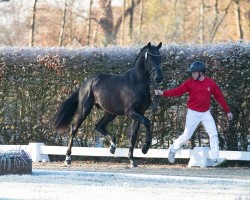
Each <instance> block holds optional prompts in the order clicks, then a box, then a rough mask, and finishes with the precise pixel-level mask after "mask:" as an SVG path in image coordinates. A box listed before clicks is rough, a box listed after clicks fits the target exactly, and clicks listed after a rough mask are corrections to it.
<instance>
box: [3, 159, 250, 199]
mask: <svg viewBox="0 0 250 200" xmlns="http://www.w3.org/2000/svg"><path fill="white" fill-rule="evenodd" d="M32 167H33V173H32V175H22V176H19V175H5V176H0V199H1V200H2V199H6V200H10V199H15V200H19V199H26V200H29V199H30V200H33V199H38V200H42V199H46V200H52V199H53V200H55V199H59V200H61V199H62V200H64V199H65V200H66V199H67V200H69V199H74V200H78V199H79V200H80V199H92V200H93V199H94V200H95V199H96V200H99V199H109V200H112V199H114V200H117V199H119V200H127V199H129V200H131V199H143V200H149V199H150V200H152V199H157V200H166V199H168V200H201V199H202V200H230V199H232V200H247V199H250V168H249V167H223V168H187V165H186V164H179V165H178V164H177V165H169V164H160V165H156V164H140V165H139V167H137V168H130V167H129V165H128V163H114V162H94V161H89V162H80V161H78V162H76V161H74V162H73V163H72V165H71V167H65V166H64V164H63V162H50V163H33V165H32Z"/></svg>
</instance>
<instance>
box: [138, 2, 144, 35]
mask: <svg viewBox="0 0 250 200" xmlns="http://www.w3.org/2000/svg"><path fill="white" fill-rule="evenodd" d="M143 9H144V0H142V1H141V8H140V22H139V39H140V40H141V31H142V23H143V12H144V10H143Z"/></svg>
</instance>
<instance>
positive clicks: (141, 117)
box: [130, 111, 152, 154]
mask: <svg viewBox="0 0 250 200" xmlns="http://www.w3.org/2000/svg"><path fill="white" fill-rule="evenodd" d="M130 117H131V118H132V119H134V120H137V121H139V122H141V123H142V124H144V126H145V127H146V141H145V143H144V144H143V146H142V153H143V154H146V153H147V152H148V150H149V147H150V145H151V142H152V136H151V133H150V120H149V119H148V118H147V117H145V116H144V115H142V114H140V113H138V112H136V111H131V113H130Z"/></svg>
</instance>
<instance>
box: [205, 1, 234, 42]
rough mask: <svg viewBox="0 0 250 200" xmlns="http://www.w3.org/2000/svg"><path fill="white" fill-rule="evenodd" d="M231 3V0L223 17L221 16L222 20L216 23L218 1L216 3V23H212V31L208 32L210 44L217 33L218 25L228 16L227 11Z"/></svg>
mask: <svg viewBox="0 0 250 200" xmlns="http://www.w3.org/2000/svg"><path fill="white" fill-rule="evenodd" d="M232 1H233V0H231V1H230V2H229V3H228V5H227V7H226V9H225V11H224V15H223V16H222V18H221V20H220V21H218V16H219V9H218V1H216V8H215V9H216V18H215V20H216V21H214V26H213V28H212V30H211V32H210V42H213V41H214V38H215V35H216V33H217V31H218V29H219V27H220V25H221V24H222V22H223V21H224V19H225V17H226V16H227V14H228V10H229V8H230V5H231V3H232Z"/></svg>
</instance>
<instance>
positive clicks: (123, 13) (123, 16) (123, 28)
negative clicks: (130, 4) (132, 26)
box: [121, 0, 126, 45]
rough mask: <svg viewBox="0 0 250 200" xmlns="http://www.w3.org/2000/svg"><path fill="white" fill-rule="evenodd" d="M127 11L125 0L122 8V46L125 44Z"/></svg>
mask: <svg viewBox="0 0 250 200" xmlns="http://www.w3.org/2000/svg"><path fill="white" fill-rule="evenodd" d="M125 10H126V0H123V6H122V38H121V45H123V44H124V32H125Z"/></svg>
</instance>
